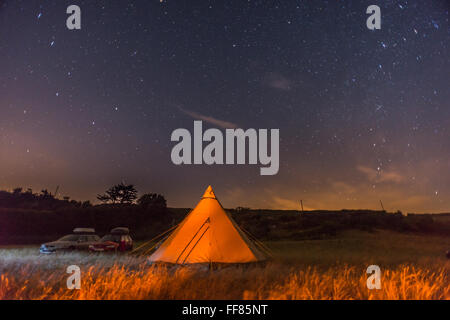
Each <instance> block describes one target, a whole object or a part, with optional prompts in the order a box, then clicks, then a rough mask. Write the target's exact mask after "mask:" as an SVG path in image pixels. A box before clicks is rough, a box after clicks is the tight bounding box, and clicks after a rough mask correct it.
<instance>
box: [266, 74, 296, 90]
mask: <svg viewBox="0 0 450 320" xmlns="http://www.w3.org/2000/svg"><path fill="white" fill-rule="evenodd" d="M263 84H264V85H266V86H268V87H271V88H274V89H278V90H282V91H289V90H291V89H292V81H291V80H289V79H288V78H286V77H285V76H283V75H281V74H279V73H269V74H267V75H266V76H265V78H264V80H263Z"/></svg>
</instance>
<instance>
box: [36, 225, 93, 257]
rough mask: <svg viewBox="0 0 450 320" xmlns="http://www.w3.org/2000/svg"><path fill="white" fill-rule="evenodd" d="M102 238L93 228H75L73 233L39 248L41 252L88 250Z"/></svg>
mask: <svg viewBox="0 0 450 320" xmlns="http://www.w3.org/2000/svg"><path fill="white" fill-rule="evenodd" d="M99 240H100V237H99V236H98V235H96V234H95V230H94V229H92V228H75V229H74V230H73V233H72V234H68V235H66V236H64V237H62V238H60V239H58V240H56V241H53V242H47V243H44V244H42V245H41V247H40V248H39V252H40V253H55V252H57V251H70V250H88V249H89V246H90V245H91V244H93V243H96V242H97V241H99Z"/></svg>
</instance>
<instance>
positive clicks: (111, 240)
mask: <svg viewBox="0 0 450 320" xmlns="http://www.w3.org/2000/svg"><path fill="white" fill-rule="evenodd" d="M132 249H133V239H131V237H130V230H129V229H128V228H125V227H118V228H114V229H112V230H111V232H110V233H108V234H107V235H105V236H104V237H103V238H101V239H100V241H98V242H97V243H94V244H91V245H90V246H89V250H90V251H93V252H117V251H119V252H124V251H129V250H132Z"/></svg>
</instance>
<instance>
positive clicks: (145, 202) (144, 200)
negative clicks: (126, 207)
mask: <svg viewBox="0 0 450 320" xmlns="http://www.w3.org/2000/svg"><path fill="white" fill-rule="evenodd" d="M137 203H138V204H139V205H140V206H141V207H142V208H144V209H148V208H161V209H162V208H166V207H167V201H166V199H165V198H164V196H162V195H160V194H156V193H146V194H144V195H142V196H141V197H140V198H139V200H138V201H137Z"/></svg>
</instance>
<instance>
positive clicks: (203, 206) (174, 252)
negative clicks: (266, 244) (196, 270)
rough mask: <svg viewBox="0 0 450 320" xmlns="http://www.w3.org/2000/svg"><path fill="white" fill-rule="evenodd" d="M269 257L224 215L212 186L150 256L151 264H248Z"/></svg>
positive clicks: (259, 245)
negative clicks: (157, 262) (158, 262)
mask: <svg viewBox="0 0 450 320" xmlns="http://www.w3.org/2000/svg"><path fill="white" fill-rule="evenodd" d="M266 258H267V256H266V254H265V253H264V248H263V247H262V244H259V243H257V242H253V241H251V240H250V239H249V238H248V237H247V235H246V234H245V233H244V232H243V231H242V230H241V229H240V228H239V226H238V225H237V224H236V223H235V222H234V221H233V219H232V218H231V217H230V216H229V215H228V214H227V213H226V212H225V210H224V209H223V207H222V205H221V204H220V202H219V200H217V198H216V195H215V194H214V191H213V189H212V188H211V186H209V187H208V188H207V189H206V191H205V193H204V194H203V197H202V199H201V200H200V202H199V203H198V204H197V206H196V207H195V208H194V209H193V210H192V211H191V212H190V213H189V214H188V215H187V216H186V218H184V220H183V221H182V222H181V223H180V224H179V225H178V227H177V228H176V229H175V230H174V231H173V232H172V233H171V234H170V236H169V237H168V238H167V239H166V240H165V241H164V242H163V243H162V244H161V246H160V247H159V248H158V249H157V250H156V251H155V252H154V253H153V254H152V255H151V256H150V258H149V259H150V261H153V262H156V261H161V262H168V263H177V264H187V263H247V262H257V261H262V260H265V259H266Z"/></svg>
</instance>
